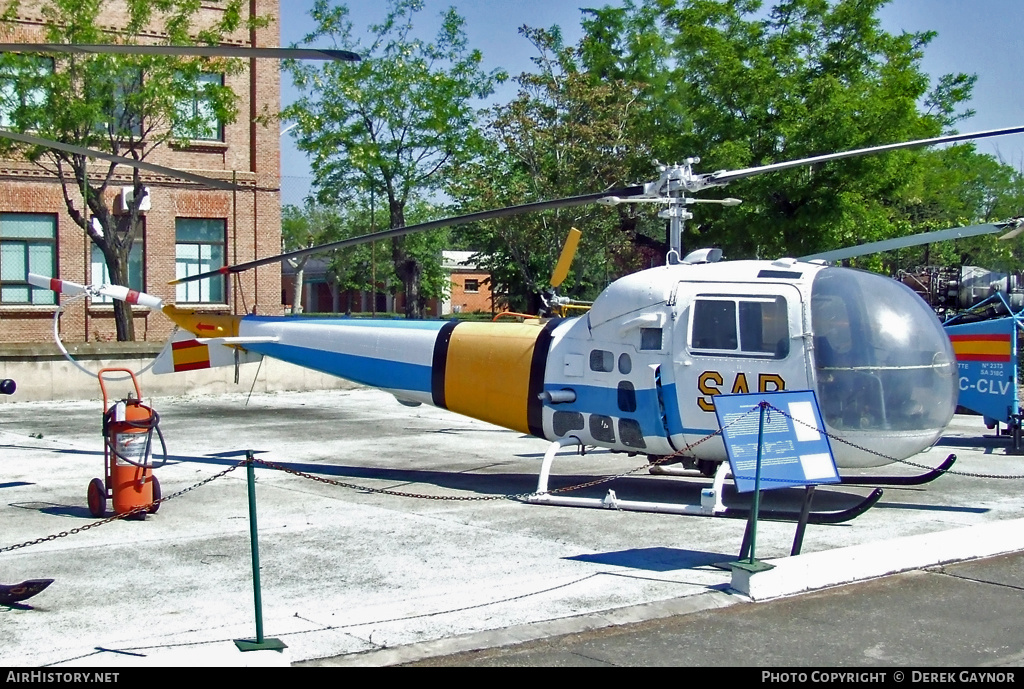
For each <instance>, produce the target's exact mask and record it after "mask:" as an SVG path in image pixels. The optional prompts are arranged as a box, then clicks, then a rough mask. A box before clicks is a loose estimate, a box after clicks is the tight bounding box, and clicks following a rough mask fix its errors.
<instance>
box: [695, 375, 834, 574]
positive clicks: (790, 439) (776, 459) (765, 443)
mask: <svg viewBox="0 0 1024 689" xmlns="http://www.w3.org/2000/svg"><path fill="white" fill-rule="evenodd" d="M712 399H713V400H714V403H715V415H716V416H717V417H718V425H719V427H720V428H721V429H722V439H723V440H724V441H725V449H726V453H727V454H728V456H729V467H730V469H731V470H732V475H733V479H734V481H735V482H736V490H737V491H739V492H741V493H749V492H751V491H753V493H754V496H753V507H752V509H751V513H750V522H749V524H748V529H749V533H750V556H749V558H748V559H747V560H746V561H743V557H742V556H741V558H740V560H741V561H740V562H736V563H732V564H733V566H735V567H740V568H742V569H746V570H748V571H752V572H753V571H764V570H766V569H770V568H771V565H768V564H766V563H761V562H758V561H757V560H756V558H755V557H754V555H755V546H756V540H757V515H758V512H759V511H760V507H761V501H760V494H761V490H762V482H764V484H766V485H765V487H764V489H765V490H773V489H777V488H787V487H791V486H802V487H810V486H815V485H818V484H821V483H839V482H840V478H839V471H838V470H837V469H836V464H835V459H834V458H833V457H832V448H831V446H830V445H829V442H828V436H827V435H826V434H825V432H824V430H823V429H824V427H825V424H824V423H823V422H822V419H821V412H820V411H819V409H818V403H817V400H816V399H815V397H814V392H813V391H811V390H798V391H782V392H770V393H756V394H744V395H715V397H713V398H712ZM755 411H756V413H757V423H756V424H755V423H754V414H755ZM801 533H802V530H801Z"/></svg>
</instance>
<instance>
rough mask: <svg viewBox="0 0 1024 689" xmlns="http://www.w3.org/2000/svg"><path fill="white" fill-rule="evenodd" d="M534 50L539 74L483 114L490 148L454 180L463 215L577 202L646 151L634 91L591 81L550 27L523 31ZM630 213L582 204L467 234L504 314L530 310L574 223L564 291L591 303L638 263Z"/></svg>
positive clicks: (622, 175) (619, 83)
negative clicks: (637, 136)
mask: <svg viewBox="0 0 1024 689" xmlns="http://www.w3.org/2000/svg"><path fill="white" fill-rule="evenodd" d="M520 33H522V34H523V35H524V36H525V37H526V38H527V39H528V40H530V42H531V43H532V44H533V45H534V47H535V48H536V50H537V53H538V56H537V57H536V58H535V60H534V62H535V64H536V65H537V68H538V69H537V72H536V73H532V74H522V75H520V76H519V77H517V79H516V82H517V83H518V84H519V93H518V95H517V97H516V98H515V99H514V100H513V101H512V102H511V103H509V104H507V105H498V106H495V107H494V108H493V109H492V110H491V111H490V112H489V116H490V118H489V125H488V128H487V135H488V137H489V138H490V139H491V140H492V141H493V145H491V146H490V147H488V148H487V149H486V153H485V154H484V155H482V156H481V157H480V158H478V159H477V160H475V161H471V162H470V163H467V164H466V165H463V166H462V167H461V168H460V169H459V170H458V171H457V174H456V175H455V176H454V178H453V182H452V187H451V193H452V195H453V196H454V197H455V198H456V199H458V200H459V201H460V202H461V203H462V209H463V210H464V211H466V212H472V211H475V210H482V209H486V208H495V207H501V206H511V205H519V204H524V203H530V202H535V201H543V200H547V199H552V198H560V197H567V196H576V195H579V194H586V193H592V192H593V191H595V190H599V189H602V188H607V187H611V186H617V185H620V184H622V183H623V182H624V180H625V179H627V178H628V175H629V170H630V168H631V167H636V166H637V164H638V163H637V161H638V160H648V161H649V160H650V153H649V149H647V147H646V146H644V145H643V144H642V143H640V142H637V141H636V140H632V139H630V138H629V136H628V134H629V132H631V131H632V130H633V129H634V127H635V125H634V122H633V118H634V116H635V114H636V113H638V109H637V107H636V105H637V88H636V87H635V85H634V84H631V83H629V82H627V81H624V80H620V79H612V78H609V79H605V80H600V81H595V80H594V79H592V78H591V76H590V75H589V74H587V73H586V72H585V71H582V70H581V66H582V65H581V62H580V60H579V51H578V50H577V49H575V48H572V47H566V46H564V45H563V44H562V41H561V36H560V34H559V33H558V31H557V30H556V29H550V30H542V29H530V28H527V27H523V29H521V30H520ZM635 220H636V216H635V215H634V214H633V213H632V211H631V210H630V209H628V208H624V209H623V212H622V213H621V214H616V213H609V212H608V211H607V209H604V208H601V207H598V206H594V205H588V206H577V207H574V208H563V209H558V210H551V211H545V212H543V213H530V214H524V215H519V216H514V217H509V218H503V219H501V220H495V221H490V222H487V223H482V224H481V225H480V226H479V227H477V228H474V229H470V230H466V231H464V236H466V237H468V238H469V240H470V243H471V244H472V245H473V248H474V249H475V250H477V251H479V252H480V255H479V256H478V259H477V260H478V261H479V263H480V265H481V266H482V267H484V268H486V269H488V270H489V271H490V272H491V275H492V285H491V289H492V291H494V292H495V293H496V294H499V295H502V296H504V297H505V298H506V300H507V302H508V305H509V307H510V308H512V309H514V310H519V311H523V310H526V311H530V312H534V313H536V311H537V308H538V306H539V303H538V295H539V293H540V292H541V291H542V290H543V289H545V288H546V287H547V285H548V281H549V279H550V275H551V271H552V269H553V268H554V266H555V263H556V261H557V259H558V255H559V253H560V251H561V247H562V243H563V242H564V240H565V237H566V235H567V234H568V231H569V229H570V228H571V227H578V228H579V229H580V230H582V231H583V239H582V242H581V245H580V248H579V251H578V253H577V256H576V260H575V261H574V263H573V269H572V272H571V273H570V276H569V278H568V279H567V280H566V282H565V283H564V287H563V288H562V291H563V292H564V293H567V294H568V295H571V296H576V297H580V298H592V297H594V296H596V294H597V293H598V292H599V291H600V290H601V289H602V288H603V287H604V286H605V285H606V284H607V283H608V282H609V281H610V280H611V279H613V278H614V277H617V276H618V274H619V273H620V272H622V271H623V270H630V269H635V268H636V267H639V266H640V262H641V259H640V258H639V257H638V255H637V254H636V252H634V251H633V249H632V247H631V245H630V241H629V240H630V236H629V235H627V234H626V233H624V232H623V231H622V229H623V225H624V224H626V223H627V222H628V223H629V225H630V227H631V229H632V230H634V231H635V229H636V222H635Z"/></svg>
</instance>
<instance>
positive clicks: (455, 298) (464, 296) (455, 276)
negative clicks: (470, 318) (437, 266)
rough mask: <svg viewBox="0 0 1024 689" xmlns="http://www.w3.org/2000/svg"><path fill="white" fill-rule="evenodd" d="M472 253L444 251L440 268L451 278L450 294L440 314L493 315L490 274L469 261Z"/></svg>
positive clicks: (493, 305) (493, 306)
mask: <svg viewBox="0 0 1024 689" xmlns="http://www.w3.org/2000/svg"><path fill="white" fill-rule="evenodd" d="M472 256H473V252H472V251H445V252H444V258H443V262H442V266H443V267H444V269H445V271H446V272H448V273H450V274H451V276H452V278H451V279H452V288H451V294H449V296H448V298H447V299H445V300H444V302H443V303H442V305H441V313H442V314H449V313H493V312H494V310H495V304H494V299H493V297H492V295H491V281H490V279H489V278H490V273H488V272H486V271H483V270H481V269H480V268H479V267H477V265H476V264H475V263H473V261H472V260H471V259H472Z"/></svg>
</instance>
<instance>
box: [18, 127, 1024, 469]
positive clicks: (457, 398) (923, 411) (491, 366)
mask: <svg viewBox="0 0 1024 689" xmlns="http://www.w3.org/2000/svg"><path fill="white" fill-rule="evenodd" d="M1021 131H1024V127H1016V128H1010V129H1002V130H992V131H988V132H977V133H974V134H963V135H952V136H945V137H938V138H934V139H926V140H918V141H912V142H904V143H898V144H890V145H886V146H877V147H872V148H865V149H857V150H854V151H846V152H842V153H834V154H827V155H822V156H816V157H812V158H805V159H800V160H794V161H789V162H784V163H776V164H772V165H766V166H762V167H756V168H748V169H743V170H737V171H718V172H714V173H710V174H708V173H699V172H696V171H695V169H694V166H695V165H696V164H697V163H699V159H698V158H691V159H688V160H687V161H686V162H685V163H684V164H682V165H673V166H664V165H663V166H661V167H660V176H659V178H658V179H657V180H654V181H652V182H649V183H646V184H642V185H635V186H630V187H623V188H619V189H612V190H606V191H603V192H598V193H595V194H588V195H584V196H577V197H570V198H565V199H557V200H552V201H543V202H538V203H532V204H525V205H522V206H515V207H511V208H503V209H497V210H493V211H484V212H480V213H473V214H469V215H463V216H458V217H455V218H448V219H444V220H437V221H432V222H427V223H422V224H419V225H411V226H407V227H403V228H398V229H392V230H386V231H383V232H377V233H374V234H370V235H364V236H362V237H357V238H352V239H346V240H342V241H339V242H334V243H331V244H325V245H321V246H318V247H311V248H307V249H301V250H299V251H294V252H290V253H287V254H283V255H280V256H275V257H268V258H264V259H258V260H256V261H250V262H248V263H242V264H238V265H234V266H225V267H222V268H220V269H217V270H215V271H210V272H207V273H200V274H196V275H191V276H188V277H184V278H179V280H177V281H175V282H176V283H184V282H191V281H196V280H202V279H205V278H209V277H213V276H219V275H229V274H233V273H237V272H241V271H244V270H248V269H251V268H255V267H258V266H260V265H266V264H268V263H270V262H273V261H281V260H285V259H288V258H298V257H300V256H303V255H307V254H312V253H316V252H320V251H326V250H332V249H340V248H344V247H346V246H352V245H354V244H358V243H362V242H367V241H374V240H381V239H387V238H390V237H394V236H399V235H402V234H408V233H411V232H416V231H423V230H427V229H434V228H436V227H443V226H450V225H457V224H464V223H469V222H475V221H479V220H485V219H492V218H500V217H507V216H509V215H514V214H518V213H523V212H531V211H539V210H545V209H549V208H556V207H566V206H574V205H580V204H584V203H595V202H596V203H602V204H605V205H613V204H619V203H630V202H638V203H652V202H653V203H658V204H662V205H664V206H665V210H663V211H661V212H660V213H659V215H660V217H663V218H666V219H667V220H668V221H669V246H670V248H669V251H668V254H667V257H666V263H665V265H664V266H660V267H655V268H650V269H647V270H643V271H640V272H637V273H634V274H631V275H627V276H625V277H623V278H620V279H619V280H616V281H615V282H613V283H611V284H610V285H609V286H608V287H606V288H605V290H604V291H603V292H602V293H601V294H600V295H599V296H598V297H597V298H596V300H595V301H594V302H593V304H592V305H590V307H589V309H588V310H586V311H585V312H584V313H583V314H582V315H579V316H574V317H553V318H548V319H526V320H524V321H523V322H468V321H396V320H363V319H342V318H337V319H330V318H326V319H325V318H316V319H312V318H305V317H296V316H257V315H244V316H234V315H210V314H208V313H198V312H193V311H190V310H187V309H181V308H178V307H176V306H174V305H172V304H165V303H164V302H163V301H162V300H161V299H159V298H157V297H155V296H152V295H148V294H144V293H139V292H134V291H132V290H128V289H127V288H124V287H119V286H110V285H104V286H100V287H87V286H84V285H77V284H75V283H70V282H65V281H61V280H54V279H51V278H48V277H45V276H34V275H33V276H30V277H29V281H30V282H31V283H32V284H34V285H37V286H41V287H49V288H52V289H54V290H57V291H61V292H64V293H81V292H83V291H85V292H90V293H93V294H96V295H102V296H108V297H112V298H116V299H125V300H127V301H129V302H131V303H137V304H142V305H146V306H149V307H151V308H154V309H159V310H161V311H162V312H163V313H164V314H166V315H167V316H168V317H170V318H171V319H172V320H173V321H174V322H175V323H176V324H177V325H178V326H179V327H180V328H181V329H182V330H183V331H185V332H186V333H188V334H187V335H184V336H183V338H184V339H183V340H182V341H180V342H175V343H174V345H173V348H172V349H171V351H170V353H169V354H168V355H167V356H166V357H165V361H164V363H163V365H162V366H161V367H158V368H157V369H154V370H155V371H158V370H163V371H166V372H170V371H174V370H186V369H188V368H190V367H191V368H196V367H206V366H215V365H230V364H237V363H239V362H240V361H249V360H255V359H258V358H259V357H262V356H269V357H272V358H276V359H280V360H283V361H286V362H289V363H292V364H296V365H299V366H303V367H307V368H310V369H314V370H317V371H321V372H324V373H328V374H331V375H334V376H339V377H341V378H345V379H348V380H351V381H354V382H356V383H361V384H363V385H368V386H372V387H377V388H380V389H383V390H386V391H388V392H390V393H391V394H393V395H394V396H395V398H396V399H397V400H398V401H399V402H401V403H403V404H407V405H413V406H415V405H419V404H429V405H433V406H436V407H440V408H444V409H448V410H450V411H453V412H456V413H459V414H464V415H467V416H471V417H474V418H477V419H480V420H483V421H486V422H489V423H493V424H496V425H498V426H502V427H505V428H509V429H512V430H515V431H519V432H522V433H526V434H529V435H532V436H537V437H540V438H544V439H547V440H549V441H552V443H555V444H565V442H566V440H567V439H571V441H572V442H575V443H577V444H579V445H581V446H594V447H598V448H604V449H607V450H611V451H613V452H623V453H628V454H644V455H647V457H648V458H649V459H650V460H651V461H652V462H654V463H660V462H662V461H664V460H666V459H670V460H674V461H680V462H682V463H683V464H684V466H687V467H693V468H697V469H699V470H700V471H701V472H702V473H704V474H705V475H708V476H710V475H712V474H715V473H716V471H718V469H719V467H720V466H722V465H723V463H725V461H726V459H727V457H726V453H725V448H724V445H723V443H722V441H721V438H720V437H711V438H710V439H708V438H709V436H714V435H715V433H716V431H717V430H718V428H717V424H716V421H715V414H714V397H715V396H716V395H720V394H737V393H749V392H772V391H782V390H805V389H806V390H813V391H815V393H816V395H817V399H818V401H819V405H820V408H821V410H822V414H823V418H824V421H825V425H826V428H827V431H828V433H829V434H830V436H831V437H832V438H834V439H836V440H838V441H840V442H833V443H832V445H833V453H834V456H835V459H836V464H837V466H838V467H839V468H847V469H849V468H866V467H875V466H881V465H883V464H887V463H890V462H893V461H899V460H902V459H906V458H908V457H910V456H912V455H915V454H917V453H918V452H920V451H922V450H924V449H926V448H928V447H930V446H931V445H933V444H934V443H935V442H936V441H937V440H938V439H939V437H940V436H941V435H942V433H943V430H944V429H945V427H946V425H947V424H948V423H949V421H950V420H951V418H952V416H953V413H954V410H955V407H956V400H957V362H956V357H955V355H954V352H953V349H952V347H951V344H950V340H949V338H948V336H947V335H946V333H945V332H944V331H943V329H942V327H941V324H940V323H939V321H938V320H937V319H936V317H935V315H934V313H933V312H932V311H931V309H930V308H929V307H928V306H927V304H925V302H924V301H922V300H921V299H920V298H919V297H918V296H917V295H916V294H915V293H914V292H913V291H912V290H910V289H909V288H907V287H906V286H904V285H902V284H901V283H899V282H897V281H894V280H892V279H890V278H887V277H884V276H881V275H877V274H873V273H868V272H864V271H859V270H854V269H850V268H844V267H839V266H832V265H829V264H828V263H827V262H826V261H824V260H821V259H820V258H815V257H805V258H804V259H796V258H780V259H777V260H742V261H723V260H722V252H721V251H720V250H719V249H703V250H699V251H695V252H692V253H689V254H687V255H685V256H682V255H681V251H680V246H681V236H682V227H683V223H684V221H685V220H688V219H690V218H692V217H693V216H692V214H691V213H690V212H689V211H688V210H687V206H689V205H691V204H694V203H699V202H718V203H724V204H726V205H735V204H736V203H739V201H737V200H735V199H722V200H702V199H695V198H693V197H690V196H687V194H696V193H698V192H700V191H702V190H704V189H707V188H710V187H721V186H725V185H726V184H729V183H730V182H732V181H735V180H738V179H742V178H745V177H750V176H753V175H758V174H763V173H768V172H773V171H776V170H781V169H786V168H790V167H796V166H802V165H811V164H816V163H821V162H825V161H828V160H836V159H840V158H846V157H853V156H860V155H868V154H876V153H881V152H884V151H887V150H895V149H898V148H909V147H917V146H928V145H936V144H940V143H947V142H952V141H961V140H966V139H976V138H983V137H988V136H997V135H1001V134H1009V133H1018V132H1021ZM1007 226H1008V224H1007V223H992V224H987V225H982V226H975V227H974V228H966V229H965V228H953V229H951V230H947V231H944V233H941V232H940V233H928V234H926V235H924V236H922V237H917V238H916V239H913V240H908V239H904V240H903V241H916V242H918V243H926V242H929V241H934V240H937V239H940V238H949V237H953V236H964V233H965V232H966V233H973V234H980V233H983V232H997V231H999V230H1001V229H1005V228H1006V227H1007ZM565 255H566V253H565V252H563V260H562V261H560V263H564V262H565V261H564V259H565ZM569 260H571V254H570V259H569ZM564 270H567V268H566V269H560V270H559V272H564ZM561 277H564V275H562V276H561ZM556 281H557V279H556V280H553V285H554V286H557V285H555V282H556ZM552 303H553V305H554V306H555V307H556V308H558V307H561V308H559V310H560V311H561V312H562V313H563V314H565V313H566V307H569V306H571V304H570V303H569V300H566V299H564V298H559V297H557V296H556V297H554V298H553V299H552Z"/></svg>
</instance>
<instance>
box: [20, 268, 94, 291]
mask: <svg viewBox="0 0 1024 689" xmlns="http://www.w3.org/2000/svg"><path fill="white" fill-rule="evenodd" d="M28 284H30V285H32V286H33V287H41V288H42V289H52V290H53V291H54V292H59V293H60V294H70V295H72V296H74V295H76V294H82V293H83V292H85V291H86V288H85V285H80V284H78V283H77V282H70V281H68V280H58V279H57V278H48V277H46V276H44V275H36V274H35V273H29V274H28Z"/></svg>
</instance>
